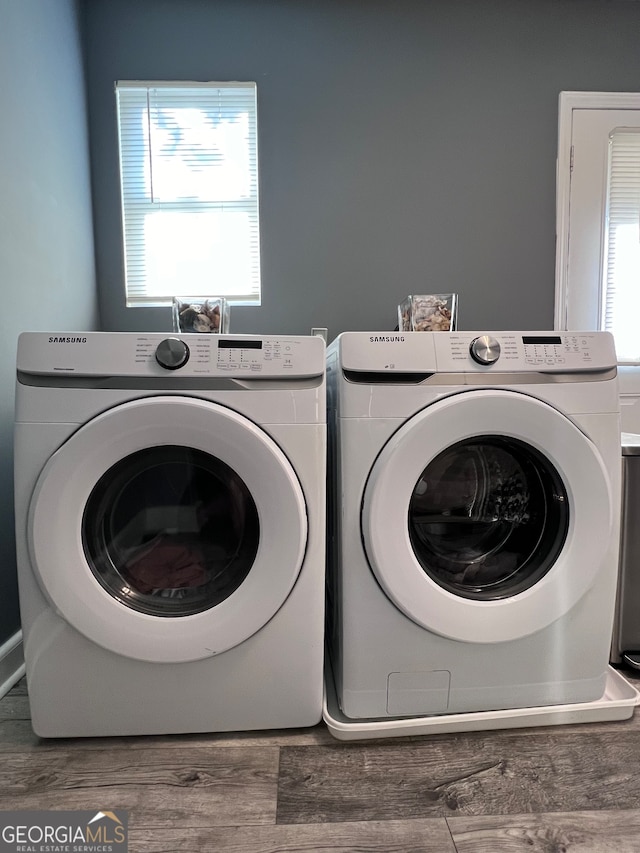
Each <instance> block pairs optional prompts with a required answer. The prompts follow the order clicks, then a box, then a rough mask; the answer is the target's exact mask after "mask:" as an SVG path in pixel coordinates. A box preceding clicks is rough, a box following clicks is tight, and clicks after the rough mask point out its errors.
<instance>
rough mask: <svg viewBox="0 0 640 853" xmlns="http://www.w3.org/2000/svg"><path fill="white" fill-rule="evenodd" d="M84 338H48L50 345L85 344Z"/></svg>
mask: <svg viewBox="0 0 640 853" xmlns="http://www.w3.org/2000/svg"><path fill="white" fill-rule="evenodd" d="M86 342H87V339H86V338H55V337H51V338H49V343H50V344H86Z"/></svg>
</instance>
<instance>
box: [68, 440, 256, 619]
mask: <svg viewBox="0 0 640 853" xmlns="http://www.w3.org/2000/svg"><path fill="white" fill-rule="evenodd" d="M82 533H83V545H84V550H85V555H86V557H87V561H88V563H89V566H90V567H91V570H92V571H93V573H94V575H95V577H96V578H97V579H98V581H99V582H100V583H101V584H102V586H103V587H104V588H105V589H106V590H107V592H109V593H110V594H111V595H112V596H113V597H114V598H116V599H117V600H118V601H120V602H121V603H123V604H125V605H127V606H128V607H131V608H132V609H134V610H137V611H140V612H142V613H148V614H150V615H154V616H187V615H189V614H193V613H199V612H201V611H204V610H207V609H209V608H211V607H214V606H215V605H217V604H219V603H220V602H221V601H223V600H224V599H226V598H227V597H228V596H229V595H231V594H232V593H233V592H234V591H235V590H236V589H237V588H238V587H239V586H240V584H241V583H242V582H243V581H244V579H245V578H246V576H247V575H248V573H249V571H250V569H251V566H252V565H253V562H254V560H255V556H256V553H257V550H258V540H259V522H258V512H257V509H256V505H255V503H254V501H253V499H252V497H251V494H250V493H249V491H248V489H247V487H246V485H245V483H244V482H243V481H242V479H241V478H240V477H239V476H238V474H236V473H235V471H233V470H232V469H231V468H230V467H229V465H227V464H225V463H224V462H222V461H221V460H219V459H216V458H215V457H214V456H211V455H209V454H207V453H204V452H202V451H201V450H195V449H192V448H189V447H180V446H163V447H150V448H146V449H144V450H140V451H138V452H137V453H133V454H131V455H129V456H126V457H125V458H124V459H122V460H121V461H120V462H118V463H117V464H116V465H114V466H113V467H112V468H110V469H109V470H108V471H107V472H106V473H105V474H104V475H103V476H102V477H101V478H100V480H99V481H98V483H97V484H96V486H95V488H94V489H93V491H92V493H91V495H90V497H89V500H88V502H87V505H86V509H85V512H84V517H83V523H82Z"/></svg>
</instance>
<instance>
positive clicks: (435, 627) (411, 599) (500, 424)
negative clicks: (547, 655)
mask: <svg viewBox="0 0 640 853" xmlns="http://www.w3.org/2000/svg"><path fill="white" fill-rule="evenodd" d="M611 430H612V432H613V431H615V432H616V433H617V430H618V424H617V418H615V417H612V419H611ZM614 519H615V498H614V493H613V488H612V484H611V480H610V477H609V473H608V471H607V468H606V466H605V464H604V462H603V460H602V457H601V455H600V453H599V451H598V448H597V447H596V445H595V444H594V443H593V442H592V441H591V440H590V439H589V437H588V436H587V435H585V433H584V432H582V431H581V430H580V429H579V428H578V426H576V425H575V424H574V423H573V422H572V421H571V420H570V419H569V418H568V417H566V416H565V415H563V414H561V413H560V412H559V411H558V410H557V409H555V408H553V407H552V406H550V405H548V404H547V403H544V402H543V401H541V400H538V399H536V398H534V397H530V396H528V395H526V394H523V393H519V392H515V391H501V390H495V391H494V390H490V389H482V390H478V391H465V392H462V393H458V394H452V395H450V396H447V397H444V398H443V399H441V400H438V401H436V402H434V403H432V404H431V405H430V406H427V407H426V408H424V409H423V410H422V411H420V412H418V413H417V414H415V415H414V416H413V417H411V418H410V419H409V420H408V421H406V422H405V423H404V424H403V425H402V426H401V427H400V428H399V429H398V430H397V431H396V432H395V433H394V434H393V435H392V436H391V437H390V439H389V440H388V441H387V443H386V444H385V445H384V447H383V448H382V450H381V451H380V453H379V454H378V456H377V458H376V460H375V462H374V463H373V465H372V468H371V471H370V473H369V477H368V479H367V483H366V485H365V489H364V495H363V501H362V512H361V525H362V541H363V544H364V548H365V552H366V555H367V558H368V561H369V565H370V566H371V570H372V571H373V573H374V575H375V577H376V579H377V581H378V583H379V584H380V586H381V588H382V589H383V590H384V592H385V593H386V595H387V597H388V598H389V600H390V601H391V602H392V603H393V604H394V605H395V606H396V607H398V609H399V610H401V611H402V612H403V613H404V614H405V615H406V616H407V617H409V618H410V619H412V620H413V621H414V622H416V623H417V624H418V625H420V626H422V627H424V628H425V629H427V630H429V631H433V632H434V633H437V634H440V635H442V636H445V637H449V638H451V639H454V640H459V641H462V642H470V643H497V642H506V641H510V640H515V639H518V638H520V637H526V636H528V635H530V634H533V633H534V632H536V631H540V630H542V629H543V628H546V627H547V626H548V625H550V624H551V623H552V622H554V621H556V620H557V619H559V618H561V617H562V616H564V615H565V614H566V613H568V611H569V610H570V609H571V608H572V607H574V606H575V605H576V603H577V602H578V601H579V600H580V598H582V596H583V595H584V594H585V593H586V592H587V590H588V589H590V588H591V586H592V585H593V583H594V581H595V579H596V578H597V577H598V575H599V573H601V572H603V571H610V568H611V567H610V566H609V565H608V564H607V553H608V550H607V549H608V543H609V542H610V541H611V537H612V536H615V535H616V534H615V524H614Z"/></svg>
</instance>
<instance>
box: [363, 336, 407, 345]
mask: <svg viewBox="0 0 640 853" xmlns="http://www.w3.org/2000/svg"><path fill="white" fill-rule="evenodd" d="M369 340H370V341H371V343H372V344H382V343H385V344H391V343H396V342H397V341H404V335H371V336H370V337H369Z"/></svg>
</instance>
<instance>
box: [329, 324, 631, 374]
mask: <svg viewBox="0 0 640 853" xmlns="http://www.w3.org/2000/svg"><path fill="white" fill-rule="evenodd" d="M335 345H339V346H340V348H341V356H342V357H341V361H342V366H343V368H344V369H345V370H354V371H362V372H369V373H380V374H384V373H387V372H390V373H408V374H409V373H493V372H498V373H500V372H502V373H505V372H509V373H515V372H538V373H562V372H565V373H571V372H575V371H579V370H590V371H595V370H609V369H610V368H613V367H615V366H616V364H617V360H616V353H615V346H614V342H613V337H612V336H611V335H610V334H609V333H608V332H564V331H563V332H483V331H477V332H472V331H471V332H400V333H395V334H379V333H370V332H345V333H343V334H342V335H340V336H339V338H338V339H337V340H336V344H335ZM333 348H334V345H333V344H332V345H331V347H330V348H329V351H330V352H331V351H332V350H333Z"/></svg>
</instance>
